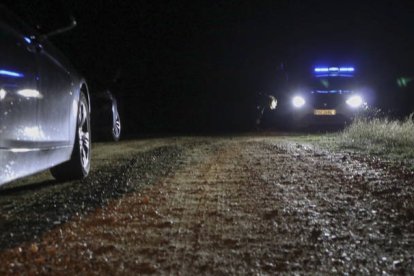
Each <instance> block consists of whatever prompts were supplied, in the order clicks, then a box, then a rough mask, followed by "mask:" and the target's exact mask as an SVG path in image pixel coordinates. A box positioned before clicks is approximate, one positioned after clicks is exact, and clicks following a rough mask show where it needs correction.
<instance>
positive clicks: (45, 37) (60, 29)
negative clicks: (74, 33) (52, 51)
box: [41, 16, 77, 39]
mask: <svg viewBox="0 0 414 276" xmlns="http://www.w3.org/2000/svg"><path fill="white" fill-rule="evenodd" d="M70 19H71V22H70V24H69V25H68V26H65V27H62V28H59V29H57V30H54V31H51V32H49V33H47V34H43V35H41V39H47V38H49V37H51V36H55V35H58V34H62V33H65V32H68V31H70V30H72V29H73V28H75V27H76V25H77V22H76V19H75V18H74V17H73V16H71V17H70Z"/></svg>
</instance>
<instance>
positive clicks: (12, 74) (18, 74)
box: [0, 69, 24, 78]
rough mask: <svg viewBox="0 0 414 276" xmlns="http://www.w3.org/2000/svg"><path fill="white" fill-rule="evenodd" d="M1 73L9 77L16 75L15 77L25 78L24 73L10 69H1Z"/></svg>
mask: <svg viewBox="0 0 414 276" xmlns="http://www.w3.org/2000/svg"><path fill="white" fill-rule="evenodd" d="M0 75H3V76H8V77H14V78H23V77H24V75H23V74H21V73H18V72H13V71H9V70H2V69H0Z"/></svg>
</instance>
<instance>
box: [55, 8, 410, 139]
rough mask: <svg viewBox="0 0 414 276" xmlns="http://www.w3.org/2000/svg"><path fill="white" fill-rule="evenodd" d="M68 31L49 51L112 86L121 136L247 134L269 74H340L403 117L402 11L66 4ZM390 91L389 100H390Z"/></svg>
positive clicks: (273, 86)
mask: <svg viewBox="0 0 414 276" xmlns="http://www.w3.org/2000/svg"><path fill="white" fill-rule="evenodd" d="M66 5H68V6H67V7H66V11H67V12H69V11H71V13H73V15H74V16H75V17H76V18H77V21H78V27H77V28H75V29H74V30H73V31H71V32H69V33H67V34H63V35H60V36H58V37H54V38H53V39H52V40H53V41H54V42H55V44H57V45H58V47H59V48H61V49H62V51H63V52H64V53H65V54H66V55H68V56H69V58H70V60H71V61H72V62H73V63H74V64H75V67H76V68H78V70H80V71H81V72H82V73H84V75H85V76H86V78H87V79H88V81H89V84H90V87H91V89H94V90H99V89H102V87H107V86H111V84H110V81H109V80H110V79H112V77H113V76H114V75H115V73H116V72H117V71H118V70H120V71H121V81H120V83H118V84H117V85H115V86H114V88H113V90H119V91H114V92H115V94H118V97H119V103H120V105H121V109H122V110H123V117H124V118H123V121H124V126H125V130H126V131H127V132H130V133H135V132H140V131H144V132H151V131H166V132H168V131H178V130H183V131H191V130H193V131H195V132H197V131H203V130H206V129H209V130H224V129H249V128H250V127H251V126H252V122H253V119H254V112H255V110H254V105H255V103H254V101H255V100H256V98H257V93H258V92H264V93H268V94H272V93H273V94H274V93H277V91H276V90H277V89H278V87H279V83H278V76H277V74H278V73H280V72H279V71H278V67H279V66H280V64H282V63H283V64H284V66H285V67H286V68H287V69H288V70H290V74H295V73H297V71H298V70H299V69H298V68H300V69H301V70H303V68H310V67H311V66H314V65H318V64H323V63H335V62H336V63H338V62H343V61H345V62H348V63H352V64H353V65H355V66H359V68H361V69H362V72H363V73H364V74H365V76H366V77H367V79H368V80H369V81H371V82H372V83H373V87H374V89H375V90H377V94H378V98H377V99H376V103H378V104H379V106H384V108H386V106H385V105H386V104H387V103H389V102H390V100H394V101H395V103H393V104H394V105H396V106H398V105H399V104H403V103H405V105H406V106H404V107H402V106H401V108H402V109H404V112H405V113H406V112H408V111H410V110H413V107H414V105H413V104H411V102H412V99H413V95H412V94H413V92H414V91H413V85H412V84H410V85H409V87H407V88H403V89H400V88H399V87H398V86H397V85H396V83H397V82H396V80H397V78H399V77H409V78H410V77H413V76H414V64H413V62H412V60H414V51H413V49H414V48H413V46H414V43H413V37H414V36H413V35H414V33H413V32H414V24H413V19H412V16H411V15H412V14H414V8H413V7H414V5H413V4H412V3H410V2H409V1H398V2H395V1H394V2H393V1H376V2H375V4H372V3H367V2H362V3H361V2H359V3H357V2H353V1H350V2H343V3H338V2H335V3H333V2H332V1H312V2H310V1H299V0H296V1H277V2H275V1H260V3H255V2H252V1H237V2H230V1H226V2H220V3H211V2H207V1H179V2H174V3H173V2H167V1H165V2H164V1H161V2H151V1H122V2H118V1H105V2H102V3H89V2H81V1H75V2H73V3H70V4H67V3H66ZM390 91H391V92H390Z"/></svg>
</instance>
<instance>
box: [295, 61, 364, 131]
mask: <svg viewBox="0 0 414 276" xmlns="http://www.w3.org/2000/svg"><path fill="white" fill-rule="evenodd" d="M355 73H356V69H355V68H354V67H353V66H331V67H315V68H313V72H312V75H311V77H310V78H309V79H308V80H307V81H306V82H305V83H304V84H303V85H302V86H301V87H300V88H297V89H296V90H295V91H292V92H291V93H290V94H289V95H290V96H289V97H290V99H288V100H289V101H290V103H289V110H290V113H291V114H292V117H293V120H294V122H295V123H296V125H300V126H309V125H332V124H336V125H338V124H344V123H346V122H349V121H351V120H352V118H353V117H354V116H355V115H356V114H357V113H358V112H360V111H361V110H364V109H366V108H367V101H366V99H365V98H364V95H363V93H361V92H362V90H361V89H360V88H361V87H360V86H359V84H358V81H357V78H356V76H355Z"/></svg>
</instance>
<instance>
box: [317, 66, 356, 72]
mask: <svg viewBox="0 0 414 276" xmlns="http://www.w3.org/2000/svg"><path fill="white" fill-rule="evenodd" d="M354 71H355V68H354V67H316V68H315V73H327V72H354Z"/></svg>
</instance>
